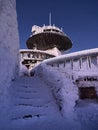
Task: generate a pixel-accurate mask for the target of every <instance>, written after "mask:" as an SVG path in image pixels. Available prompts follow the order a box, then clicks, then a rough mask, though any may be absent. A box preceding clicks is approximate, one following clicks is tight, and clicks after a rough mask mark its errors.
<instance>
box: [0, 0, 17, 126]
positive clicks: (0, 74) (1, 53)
mask: <svg viewBox="0 0 98 130" xmlns="http://www.w3.org/2000/svg"><path fill="white" fill-rule="evenodd" d="M15 6H16V3H15V0H0V112H1V114H0V122H1V120H2V119H5V115H6V114H7V108H8V100H7V98H8V95H7V92H8V87H9V86H10V84H11V81H12V80H14V78H15V76H17V74H18V71H19V70H18V68H19V60H18V59H19V37H18V29H17V19H16V18H17V15H16V9H15V8H16V7H15ZM0 124H1V123H0Z"/></svg>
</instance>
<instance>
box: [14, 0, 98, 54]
mask: <svg viewBox="0 0 98 130" xmlns="http://www.w3.org/2000/svg"><path fill="white" fill-rule="evenodd" d="M16 10H17V19H18V28H19V36H20V48H21V49H25V48H27V47H26V41H27V39H28V38H29V36H30V35H31V34H32V33H31V28H32V26H33V25H38V26H43V25H44V24H45V25H49V13H50V12H51V17H52V24H55V26H57V27H59V28H61V27H62V28H63V31H64V33H65V34H67V36H68V37H69V38H70V39H71V41H72V43H73V47H72V49H71V50H70V52H75V51H80V50H85V49H91V48H97V47H98V0H16Z"/></svg>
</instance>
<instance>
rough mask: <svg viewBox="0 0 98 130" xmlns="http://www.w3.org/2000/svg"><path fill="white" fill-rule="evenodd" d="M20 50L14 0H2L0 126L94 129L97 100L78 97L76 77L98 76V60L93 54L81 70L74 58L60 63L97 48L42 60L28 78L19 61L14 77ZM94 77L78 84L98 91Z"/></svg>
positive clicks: (3, 129) (6, 129)
mask: <svg viewBox="0 0 98 130" xmlns="http://www.w3.org/2000/svg"><path fill="white" fill-rule="evenodd" d="M18 51H19V38H18V31H17V20H16V10H15V0H0V68H1V71H0V112H1V113H0V130H98V99H92V100H88V99H86V100H81V99H80V98H79V90H78V86H77V84H76V83H75V82H74V81H75V80H76V79H77V78H79V77H84V76H95V77H98V73H97V72H98V63H97V65H96V62H95V61H96V60H95V59H93V58H92V59H91V60H92V61H91V63H92V64H91V69H90V67H88V63H87V60H85V61H83V64H82V69H80V68H79V61H75V62H74V64H73V66H74V68H73V70H72V68H71V67H72V66H71V64H70V62H69V63H68V62H67V65H66V67H65V66H64V63H63V64H62V62H61V63H60V61H64V60H65V58H66V59H67V58H70V59H71V58H73V57H80V56H84V57H85V56H87V55H92V54H97V53H98V48H96V49H91V50H85V51H81V52H76V53H71V54H67V55H64V56H59V57H57V58H52V59H49V60H46V61H44V62H42V64H40V65H38V66H36V68H34V69H33V70H31V72H33V74H32V77H30V75H29V73H30V72H29V71H28V69H27V68H26V67H25V66H23V65H21V64H20V76H17V75H18V74H17V73H18V72H19V64H18V62H19V52H18ZM96 58H98V57H96ZM58 62H59V67H57V65H58ZM97 62H98V61H97ZM47 63H55V65H54V66H49V65H47ZM72 77H74V78H72ZM97 82H98V81H93V82H92V83H91V84H90V81H82V82H81V84H80V85H81V86H82V84H83V85H85V86H86V85H87V86H89V84H90V85H92V86H95V87H96V91H97V93H98V83H97Z"/></svg>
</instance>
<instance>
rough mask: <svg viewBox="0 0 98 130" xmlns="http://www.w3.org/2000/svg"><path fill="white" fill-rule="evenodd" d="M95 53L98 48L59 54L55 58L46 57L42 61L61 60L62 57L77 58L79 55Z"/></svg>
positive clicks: (97, 51)
mask: <svg viewBox="0 0 98 130" xmlns="http://www.w3.org/2000/svg"><path fill="white" fill-rule="evenodd" d="M96 53H98V48H94V49H88V50H82V51H78V52H73V53H69V54H65V55H61V56H58V57H55V58H51V59H47V60H45V61H44V62H45V63H51V62H57V61H58V60H60V61H62V60H64V59H71V58H78V57H80V56H86V55H92V54H96Z"/></svg>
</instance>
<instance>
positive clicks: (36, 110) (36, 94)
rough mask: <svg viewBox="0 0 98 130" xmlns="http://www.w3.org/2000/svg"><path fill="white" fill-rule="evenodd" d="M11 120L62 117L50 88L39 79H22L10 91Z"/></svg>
mask: <svg viewBox="0 0 98 130" xmlns="http://www.w3.org/2000/svg"><path fill="white" fill-rule="evenodd" d="M9 95H10V98H9V99H10V108H11V109H10V110H9V119H10V120H13V121H15V120H25V119H28V120H30V119H31V120H33V119H36V118H38V119H41V118H42V119H46V118H47V117H49V118H55V116H60V113H59V110H58V107H57V105H56V103H55V100H54V98H53V96H52V93H51V91H50V89H49V88H48V86H47V85H46V84H45V83H44V82H43V81H41V80H40V79H39V78H38V77H20V78H18V79H17V80H16V81H14V82H13V84H12V86H11V87H10V89H9Z"/></svg>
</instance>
